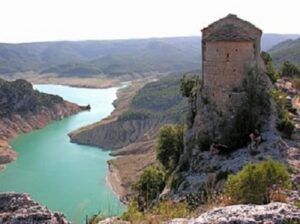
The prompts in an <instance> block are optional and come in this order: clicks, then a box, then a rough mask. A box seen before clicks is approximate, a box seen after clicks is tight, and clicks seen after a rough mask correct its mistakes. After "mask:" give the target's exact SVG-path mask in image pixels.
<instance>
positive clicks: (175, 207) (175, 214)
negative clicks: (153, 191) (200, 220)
mask: <svg viewBox="0 0 300 224" xmlns="http://www.w3.org/2000/svg"><path fill="white" fill-rule="evenodd" d="M189 216H190V210H189V209H188V206H187V203H186V202H172V201H161V202H159V203H158V204H157V205H155V206H154V207H153V208H152V209H150V210H148V211H145V212H140V211H139V210H138V205H137V203H136V202H135V201H133V202H131V203H130V204H129V206H128V210H127V211H126V212H124V213H123V215H122V216H121V218H122V219H123V220H126V221H129V222H131V223H162V222H163V221H168V220H170V219H174V218H185V217H189Z"/></svg>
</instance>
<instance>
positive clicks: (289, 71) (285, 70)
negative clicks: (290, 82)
mask: <svg viewBox="0 0 300 224" xmlns="http://www.w3.org/2000/svg"><path fill="white" fill-rule="evenodd" d="M281 74H282V76H287V77H299V76H300V69H299V68H298V67H297V66H296V65H294V64H293V63H291V62H290V61H285V62H284V63H283V65H282V68H281Z"/></svg>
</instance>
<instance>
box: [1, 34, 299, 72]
mask: <svg viewBox="0 0 300 224" xmlns="http://www.w3.org/2000/svg"><path fill="white" fill-rule="evenodd" d="M296 37H297V36H296V35H279V34H265V35H264V36H263V39H262V49H263V50H268V49H270V47H272V46H274V45H275V44H277V43H279V42H281V41H284V40H288V39H291V38H296ZM200 46H201V39H200V38H199V37H198V36H197V37H174V38H151V39H132V40H107V41H74V42H70V41H59V42H41V43H25V44H0V74H6V75H9V74H13V73H17V72H26V71H33V72H35V73H40V74H44V73H55V74H58V75H59V76H64V77H66V76H67V77H70V76H77V77H83V76H94V75H98V74H104V75H106V76H109V77H112V76H114V77H115V76H119V75H122V74H132V73H139V74H147V73H152V72H160V73H165V72H174V71H176V72H183V71H190V70H194V69H199V68H200V63H201V48H200Z"/></svg>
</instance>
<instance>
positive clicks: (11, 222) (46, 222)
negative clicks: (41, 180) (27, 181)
mask: <svg viewBox="0 0 300 224" xmlns="http://www.w3.org/2000/svg"><path fill="white" fill-rule="evenodd" d="M0 223H2V224H26V223H28V224H31V223H34V224H67V223H69V222H68V221H67V220H66V218H65V217H64V215H63V214H62V213H59V212H52V211H50V210H49V209H48V208H46V207H45V206H41V205H39V204H38V203H37V202H35V201H33V200H32V199H31V197H30V196H29V195H28V194H24V193H13V192H11V193H1V194H0Z"/></svg>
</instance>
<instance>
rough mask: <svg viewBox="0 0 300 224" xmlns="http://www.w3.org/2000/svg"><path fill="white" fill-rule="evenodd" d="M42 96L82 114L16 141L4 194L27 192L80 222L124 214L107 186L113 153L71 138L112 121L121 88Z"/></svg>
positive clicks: (0, 186) (1, 187)
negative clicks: (85, 107) (74, 106)
mask: <svg viewBox="0 0 300 224" xmlns="http://www.w3.org/2000/svg"><path fill="white" fill-rule="evenodd" d="M35 88H36V89H38V90H39V91H41V92H46V93H52V94H57V95H60V96H62V97H63V98H64V99H66V100H68V101H71V102H75V103H77V104H80V105H87V104H90V105H91V108H92V109H91V111H89V112H88V111H85V112H81V113H79V114H76V115H73V116H70V117H68V118H65V119H63V120H61V121H55V122H52V123H51V124H49V125H47V126H46V127H44V128H42V129H40V130H36V131H33V132H31V133H27V134H22V135H20V136H18V137H17V138H16V139H14V140H12V141H11V145H12V146H13V148H14V149H15V150H16V151H17V152H18V154H19V157H18V159H17V160H16V161H15V162H13V163H11V164H9V165H7V167H6V169H5V170H4V171H3V172H0V191H1V192H3V191H16V192H27V193H29V194H31V196H32V198H33V199H34V200H36V201H38V202H39V203H41V204H43V205H46V206H47V207H48V208H50V209H52V210H56V211H61V212H63V213H64V214H65V215H66V216H67V218H68V219H69V220H71V221H73V222H75V223H83V222H84V220H85V216H86V215H91V214H94V213H97V212H98V211H102V212H103V213H106V214H108V215H116V214H120V213H121V212H122V211H123V209H124V207H123V205H122V204H121V203H120V202H119V200H118V198H117V197H116V195H114V193H113V192H112V191H111V190H110V188H109V187H108V185H107V183H106V181H105V177H106V174H107V172H108V167H107V160H109V159H110V158H111V157H110V156H109V155H108V152H105V151H102V150H100V149H98V148H94V147H90V146H83V145H77V144H73V143H70V140H69V137H68V136H67V134H68V133H69V132H71V131H73V130H75V129H77V128H79V127H82V126H84V125H87V124H91V123H94V122H96V121H99V120H100V119H102V118H104V117H106V116H108V115H109V114H110V113H111V111H112V110H113V106H112V102H113V100H114V99H115V98H116V91H117V88H109V89H86V88H74V87H67V86H59V85H35Z"/></svg>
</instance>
